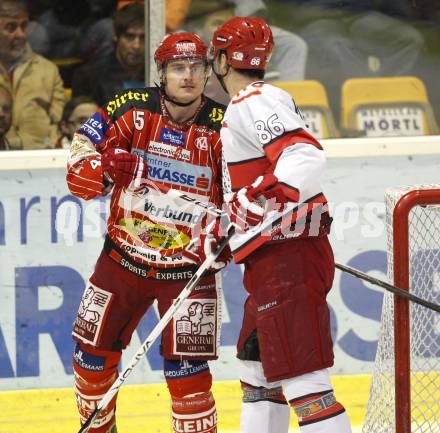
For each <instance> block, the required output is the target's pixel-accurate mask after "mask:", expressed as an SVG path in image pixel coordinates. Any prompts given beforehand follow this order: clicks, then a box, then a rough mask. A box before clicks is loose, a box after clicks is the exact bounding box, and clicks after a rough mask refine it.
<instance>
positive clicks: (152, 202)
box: [67, 88, 224, 268]
mask: <svg viewBox="0 0 440 433" xmlns="http://www.w3.org/2000/svg"><path fill="white" fill-rule="evenodd" d="M223 113H224V106H222V105H220V104H217V103H215V102H214V101H212V100H210V99H208V98H205V97H203V99H202V104H201V106H200V107H199V109H198V110H197V112H196V114H195V115H194V117H193V118H192V119H190V120H189V121H187V122H185V124H176V123H174V122H173V121H172V120H171V119H170V118H169V117H168V112H167V110H166V107H165V104H164V102H163V98H162V97H161V95H160V93H159V90H158V89H156V88H142V89H132V90H128V91H126V92H125V93H123V94H122V95H116V96H115V97H114V99H113V100H111V101H109V102H108V103H107V104H106V105H105V106H103V107H102V108H100V109H99V111H98V112H96V113H95V114H94V115H93V116H92V117H91V118H90V119H89V120H88V121H87V122H86V123H85V124H84V125H83V126H82V127H81V128H80V129H79V130H78V131H77V132H76V133H75V136H74V139H73V141H72V145H71V148H70V154H69V161H68V174H67V182H68V186H69V189H70V191H71V192H72V194H74V195H76V196H78V197H81V198H84V199H86V200H88V199H91V198H93V197H96V196H98V195H100V194H106V193H108V192H109V190H111V187H112V185H110V186H108V183H107V182H106V179H105V175H104V174H103V172H102V167H101V161H100V155H101V154H102V153H103V152H105V151H106V150H107V149H108V148H109V147H119V148H122V149H125V150H127V151H129V152H132V153H136V154H137V155H139V156H141V157H142V158H143V159H144V161H145V162H146V164H147V167H148V181H149V183H148V186H147V187H146V188H143V189H141V190H137V191H130V190H127V189H123V188H118V187H116V186H115V187H114V188H113V192H112V197H111V203H110V216H109V219H108V222H107V228H108V237H109V238H110V239H111V241H112V242H113V243H114V244H116V246H117V247H119V249H120V250H122V251H124V253H125V254H127V255H129V256H130V258H131V259H133V260H134V261H136V262H137V263H141V264H146V265H150V266H154V267H166V268H169V267H179V266H187V265H188V263H189V262H188V261H187V260H186V259H185V258H180V257H175V256H173V254H174V253H175V252H176V251H179V250H182V249H183V248H185V247H186V246H187V245H188V243H189V242H190V240H191V237H192V235H193V232H194V229H195V227H196V226H197V227H200V223H201V222H202V220H203V218H204V216H205V211H204V210H203V209H202V208H201V207H199V206H196V205H194V204H192V203H190V202H188V201H185V200H183V199H178V198H175V196H171V195H170V194H167V193H166V190H167V189H169V188H172V189H175V190H178V191H182V192H185V193H186V194H187V195H189V196H191V197H192V198H195V199H197V200H199V201H203V202H207V203H208V202H209V203H212V204H213V205H215V206H217V207H221V205H222V201H223V199H222V187H221V176H222V168H221V141H220V132H219V131H220V127H221V121H222V120H223ZM115 259H117V261H119V257H118V258H115Z"/></svg>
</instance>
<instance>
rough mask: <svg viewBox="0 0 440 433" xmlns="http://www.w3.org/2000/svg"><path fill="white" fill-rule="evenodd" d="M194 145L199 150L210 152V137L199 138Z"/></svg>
mask: <svg viewBox="0 0 440 433" xmlns="http://www.w3.org/2000/svg"><path fill="white" fill-rule="evenodd" d="M194 145H195V146H196V147H197V149H199V150H208V137H197V138H196V139H195V140H194Z"/></svg>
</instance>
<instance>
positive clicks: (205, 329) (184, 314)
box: [174, 298, 217, 355]
mask: <svg viewBox="0 0 440 433" xmlns="http://www.w3.org/2000/svg"><path fill="white" fill-rule="evenodd" d="M216 307H217V300H216V299H194V298H192V299H187V300H186V301H185V302H184V305H182V307H181V308H180V309H179V310H178V311H177V313H176V314H175V316H174V353H175V354H176V355H185V354H193V355H196V354H203V355H210V354H215V350H216V339H217V336H216V323H217V308H216Z"/></svg>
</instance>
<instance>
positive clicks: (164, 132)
mask: <svg viewBox="0 0 440 433" xmlns="http://www.w3.org/2000/svg"><path fill="white" fill-rule="evenodd" d="M185 140H186V134H185V133H184V132H178V131H173V130H172V129H168V128H162V129H161V130H160V141H162V142H163V143H168V144H172V145H173V146H181V147H183V146H184V145H185Z"/></svg>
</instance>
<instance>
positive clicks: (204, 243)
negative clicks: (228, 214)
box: [182, 218, 232, 270]
mask: <svg viewBox="0 0 440 433" xmlns="http://www.w3.org/2000/svg"><path fill="white" fill-rule="evenodd" d="M220 233H221V225H220V218H217V219H216V220H215V221H213V222H212V224H209V225H208V226H207V227H205V228H204V230H203V231H202V233H200V235H199V236H198V237H196V238H193V239H192V240H191V242H190V243H189V245H188V246H187V247H186V248H185V249H184V250H183V251H182V256H184V257H186V258H187V259H189V260H191V261H192V262H194V263H196V264H198V265H201V264H202V263H203V262H204V261H205V260H206V257H207V256H209V254H211V253H212V252H213V251H215V249H216V248H217V246H218V244H219V242H220V241H221V238H222V236H221V234H220ZM231 258H232V254H231V249H230V248H229V245H226V247H225V248H223V250H222V252H221V253H220V255H219V256H218V257H217V259H216V261H215V262H214V263H213V264H212V265H211V267H210V268H209V269H211V270H219V269H222V268H224V267H225V266H226V265H227V264H228V262H229V261H230V260H231Z"/></svg>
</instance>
